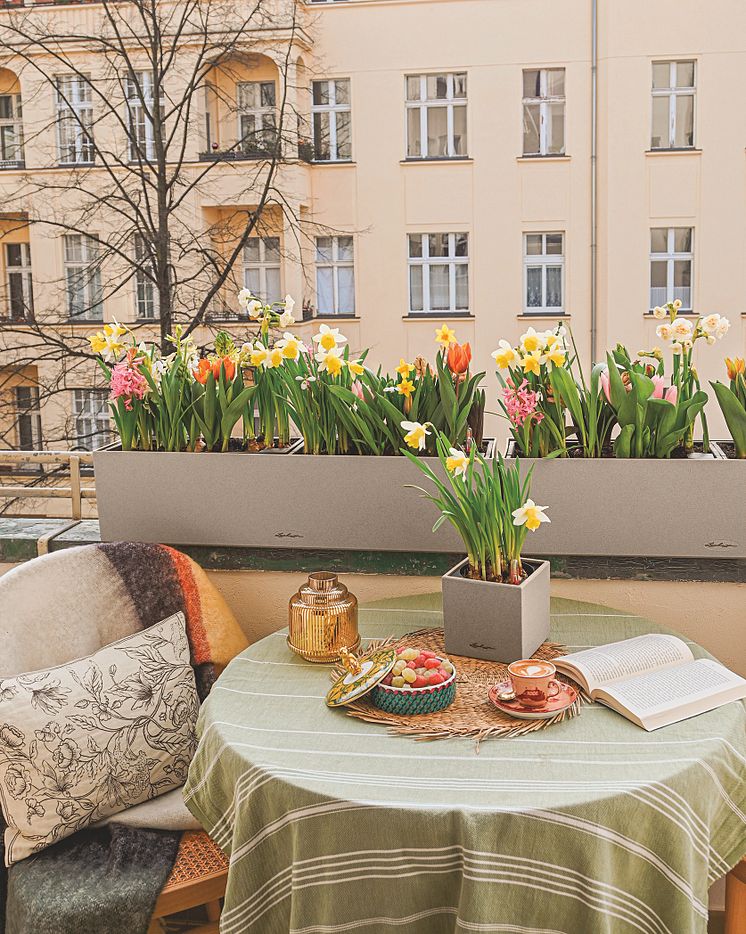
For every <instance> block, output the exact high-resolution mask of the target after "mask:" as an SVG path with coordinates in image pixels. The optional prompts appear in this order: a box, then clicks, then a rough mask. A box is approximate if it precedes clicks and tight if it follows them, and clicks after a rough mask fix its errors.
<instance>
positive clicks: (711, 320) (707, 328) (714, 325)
mask: <svg viewBox="0 0 746 934" xmlns="http://www.w3.org/2000/svg"><path fill="white" fill-rule="evenodd" d="M719 324H720V315H705V316H704V318H702V320H701V321H700V326H701V328H702V330H703V331H704V332H705V334H714V333H715V331H717V329H718V325H719Z"/></svg>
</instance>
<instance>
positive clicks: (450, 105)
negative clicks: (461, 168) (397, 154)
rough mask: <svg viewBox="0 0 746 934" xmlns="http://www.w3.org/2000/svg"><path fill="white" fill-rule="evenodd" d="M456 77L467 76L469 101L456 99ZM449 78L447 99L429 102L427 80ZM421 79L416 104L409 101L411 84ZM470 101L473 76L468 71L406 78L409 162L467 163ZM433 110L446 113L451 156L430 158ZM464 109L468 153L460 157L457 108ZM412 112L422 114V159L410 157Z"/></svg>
mask: <svg viewBox="0 0 746 934" xmlns="http://www.w3.org/2000/svg"><path fill="white" fill-rule="evenodd" d="M456 75H463V76H464V78H465V80H466V96H465V97H455V96H454V95H455V91H454V86H455V80H454V79H455V77H456ZM442 76H445V78H446V85H447V86H446V96H445V97H444V98H428V96H427V79H428V78H439V77H442ZM416 79H419V82H420V99H419V100H416V101H410V100H409V90H408V84H409V82H410V81H412V80H416ZM468 100H469V76H468V72H466V71H438V72H427V73H424V74H415V75H406V76H405V78H404V102H405V108H406V113H405V125H406V130H405V132H406V144H407V148H406V153H407V159H467V158H468V152H469V145H468V143H469V110H468ZM431 107H439V108H445V109H446V146H447V148H448V152H447V153H446V154H445V155H437V154H436V155H429V154H428V151H427V112H428V110H429V109H430V108H431ZM456 107H463V108H464V113H465V114H466V133H465V136H466V146H465V147H464V149H465V152H463V153H457V152H456V147H455V134H454V119H453V114H454V108H456ZM410 110H419V111H420V153H419V155H415V156H411V155H409V111H410Z"/></svg>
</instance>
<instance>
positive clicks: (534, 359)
mask: <svg viewBox="0 0 746 934" xmlns="http://www.w3.org/2000/svg"><path fill="white" fill-rule="evenodd" d="M541 359H542V355H541V353H540V352H539V351H538V350H535V351H534V352H533V353H529V354H526V356H525V357H524V358H523V359H522V360H521V366H522V367H523V372H524V373H535V374H536V375H537V376H538V375H539V373H540V372H541Z"/></svg>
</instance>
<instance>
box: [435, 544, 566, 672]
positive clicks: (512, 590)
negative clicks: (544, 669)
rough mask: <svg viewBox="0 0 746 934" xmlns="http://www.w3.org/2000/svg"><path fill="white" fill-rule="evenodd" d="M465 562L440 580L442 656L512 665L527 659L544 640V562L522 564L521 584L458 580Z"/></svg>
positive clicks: (546, 572)
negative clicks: (443, 650)
mask: <svg viewBox="0 0 746 934" xmlns="http://www.w3.org/2000/svg"><path fill="white" fill-rule="evenodd" d="M466 563H467V561H466V559H464V560H463V561H460V562H459V563H458V564H457V565H456V566H455V567H453V568H451V570H450V571H448V573H447V574H444V575H443V577H442V579H441V580H442V584H443V629H444V632H445V643H446V651H447V652H449V653H451V654H453V655H466V656H468V657H470V658H485V659H489V661H499V662H508V663H509V662H514V661H515V660H516V659H518V658H530V657H531V655H533V653H534V652H535V651H536V650H537V649H538V648H539V646H540V645H541V644H542V642H544V640H545V639H546V638H547V636H548V635H549V562H548V561H526V560H524V561H523V566H524V568H525V569H526V570H529V569H530V570H531V573H530V574H529V576H528V577H527V578H526V579H525V580H524V581H523V583H522V584H497V583H493V582H491V581H475V580H470V579H469V578H467V577H463V576H462V574H461V571H462V569H463V568H464V567H466Z"/></svg>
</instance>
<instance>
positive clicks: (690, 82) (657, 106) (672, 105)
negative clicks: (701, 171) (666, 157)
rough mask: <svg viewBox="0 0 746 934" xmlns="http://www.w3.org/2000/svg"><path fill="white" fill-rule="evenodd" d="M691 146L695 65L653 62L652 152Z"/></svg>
mask: <svg viewBox="0 0 746 934" xmlns="http://www.w3.org/2000/svg"><path fill="white" fill-rule="evenodd" d="M693 146H694V62H653V128H652V132H651V136H650V148H651V149H690V148H692V147H693Z"/></svg>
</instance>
